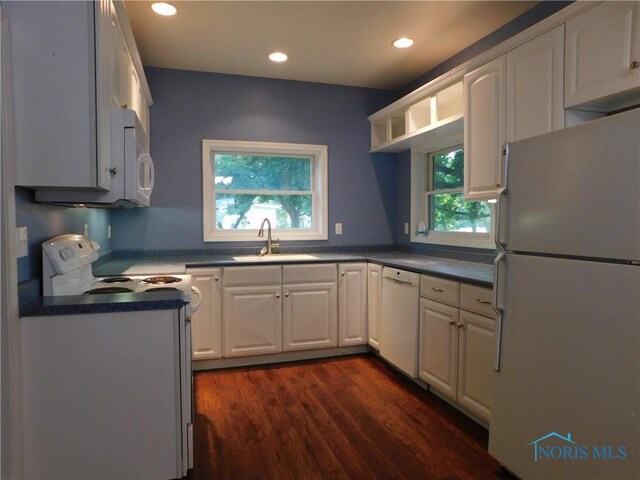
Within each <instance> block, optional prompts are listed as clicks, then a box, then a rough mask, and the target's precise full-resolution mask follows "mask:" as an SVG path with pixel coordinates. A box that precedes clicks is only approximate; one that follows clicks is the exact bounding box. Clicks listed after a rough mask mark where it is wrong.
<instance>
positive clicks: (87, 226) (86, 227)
mask: <svg viewBox="0 0 640 480" xmlns="http://www.w3.org/2000/svg"><path fill="white" fill-rule="evenodd" d="M83 235H84V236H85V237H87V238H89V224H88V223H85V224H84V233H83Z"/></svg>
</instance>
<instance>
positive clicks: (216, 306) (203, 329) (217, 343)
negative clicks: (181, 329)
mask: <svg viewBox="0 0 640 480" xmlns="http://www.w3.org/2000/svg"><path fill="white" fill-rule="evenodd" d="M187 273H188V274H189V275H191V283H192V284H193V285H194V286H195V287H197V288H198V289H199V290H200V293H201V294H202V299H201V303H200V309H199V310H198V311H197V312H195V313H193V314H192V315H191V339H192V344H191V345H192V347H191V350H192V355H193V359H194V360H210V359H215V358H220V357H221V356H222V308H221V306H222V269H221V268H194V269H188V270H187Z"/></svg>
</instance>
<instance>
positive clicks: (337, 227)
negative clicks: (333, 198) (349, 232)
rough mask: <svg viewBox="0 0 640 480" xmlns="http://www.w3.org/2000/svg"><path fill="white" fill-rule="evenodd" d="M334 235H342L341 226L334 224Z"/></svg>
mask: <svg viewBox="0 0 640 480" xmlns="http://www.w3.org/2000/svg"><path fill="white" fill-rule="evenodd" d="M336 235H342V224H341V223H336Z"/></svg>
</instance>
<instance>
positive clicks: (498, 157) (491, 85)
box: [464, 55, 507, 200]
mask: <svg viewBox="0 0 640 480" xmlns="http://www.w3.org/2000/svg"><path fill="white" fill-rule="evenodd" d="M505 80H506V58H505V56H504V55H503V56H501V57H498V58H496V59H495V60H492V61H491V62H489V63H486V64H485V65H483V66H481V67H479V68H477V69H476V70H473V71H472V72H469V73H468V74H466V75H465V76H464V155H465V162H464V197H465V199H466V200H488V199H492V198H495V197H496V196H497V191H498V189H499V188H500V187H501V186H502V144H503V143H504V142H505V140H506V134H507V132H506V96H507V93H506V92H507V90H506V84H505Z"/></svg>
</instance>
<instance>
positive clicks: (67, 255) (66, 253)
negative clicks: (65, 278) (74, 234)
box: [60, 247, 76, 261]
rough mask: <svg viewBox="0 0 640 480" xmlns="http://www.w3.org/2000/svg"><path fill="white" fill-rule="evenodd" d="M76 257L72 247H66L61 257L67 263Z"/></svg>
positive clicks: (61, 251)
mask: <svg viewBox="0 0 640 480" xmlns="http://www.w3.org/2000/svg"><path fill="white" fill-rule="evenodd" d="M75 255H76V252H75V251H74V250H73V248H71V247H64V248H63V249H62V250H60V257H61V258H62V259H63V260H65V261H66V260H69V259H70V258H73V257H75Z"/></svg>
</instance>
